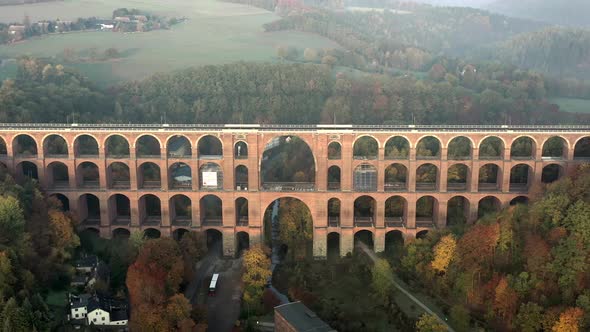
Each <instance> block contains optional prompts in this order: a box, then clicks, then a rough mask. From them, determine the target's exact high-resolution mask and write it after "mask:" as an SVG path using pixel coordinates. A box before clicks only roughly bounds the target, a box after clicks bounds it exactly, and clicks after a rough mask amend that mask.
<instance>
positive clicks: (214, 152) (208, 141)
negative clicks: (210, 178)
mask: <svg viewBox="0 0 590 332" xmlns="http://www.w3.org/2000/svg"><path fill="white" fill-rule="evenodd" d="M197 150H198V157H199V159H222V158H223V145H222V144H221V140H219V138H217V137H215V136H212V135H206V136H203V137H202V138H201V139H200V140H199V142H198V144H197Z"/></svg>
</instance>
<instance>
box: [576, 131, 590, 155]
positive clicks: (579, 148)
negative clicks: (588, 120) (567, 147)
mask: <svg viewBox="0 0 590 332" xmlns="http://www.w3.org/2000/svg"><path fill="white" fill-rule="evenodd" d="M574 159H576V160H590V137H584V138H582V139H580V140H579V141H578V142H577V143H576V146H575V147H574Z"/></svg>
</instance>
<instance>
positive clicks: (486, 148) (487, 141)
mask: <svg viewBox="0 0 590 332" xmlns="http://www.w3.org/2000/svg"><path fill="white" fill-rule="evenodd" d="M505 147H506V142H504V139H502V138H501V137H498V136H486V137H485V138H484V139H482V140H481V142H480V143H479V147H478V150H479V159H489V160H495V159H503V158H504V149H505Z"/></svg>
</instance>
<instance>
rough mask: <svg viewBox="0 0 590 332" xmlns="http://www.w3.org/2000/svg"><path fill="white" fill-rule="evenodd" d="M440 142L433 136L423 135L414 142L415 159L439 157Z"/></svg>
mask: <svg viewBox="0 0 590 332" xmlns="http://www.w3.org/2000/svg"><path fill="white" fill-rule="evenodd" d="M441 147H442V144H441V142H440V140H439V139H438V138H437V137H435V136H423V137H421V138H420V139H419V140H418V144H416V159H440V156H441V150H442V149H441Z"/></svg>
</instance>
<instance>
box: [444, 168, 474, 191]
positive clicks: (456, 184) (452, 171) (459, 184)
mask: <svg viewBox="0 0 590 332" xmlns="http://www.w3.org/2000/svg"><path fill="white" fill-rule="evenodd" d="M469 179H471V172H470V171H469V167H468V166H467V165H465V164H454V165H452V166H450V167H449V169H448V170H447V191H467V188H469Z"/></svg>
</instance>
